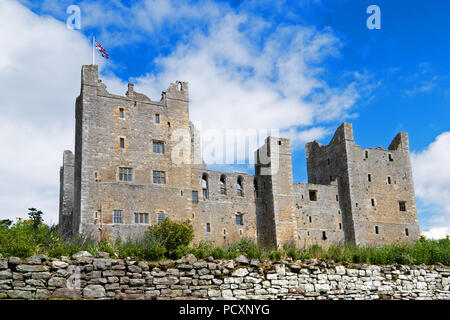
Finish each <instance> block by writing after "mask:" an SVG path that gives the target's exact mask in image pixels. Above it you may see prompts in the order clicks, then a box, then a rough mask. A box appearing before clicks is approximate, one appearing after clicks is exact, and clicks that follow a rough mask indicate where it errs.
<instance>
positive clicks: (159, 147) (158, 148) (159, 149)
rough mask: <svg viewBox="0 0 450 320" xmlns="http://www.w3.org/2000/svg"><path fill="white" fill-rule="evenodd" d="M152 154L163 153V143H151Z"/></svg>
mask: <svg viewBox="0 0 450 320" xmlns="http://www.w3.org/2000/svg"><path fill="white" fill-rule="evenodd" d="M153 153H164V142H162V141H155V140H154V141H153Z"/></svg>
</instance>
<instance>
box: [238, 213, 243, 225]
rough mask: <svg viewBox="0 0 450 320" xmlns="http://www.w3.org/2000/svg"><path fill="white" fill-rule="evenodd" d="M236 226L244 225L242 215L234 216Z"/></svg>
mask: <svg viewBox="0 0 450 320" xmlns="http://www.w3.org/2000/svg"><path fill="white" fill-rule="evenodd" d="M236 225H238V226H243V225H244V217H243V216H242V214H237V215H236Z"/></svg>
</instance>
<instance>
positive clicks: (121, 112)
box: [119, 108, 125, 119]
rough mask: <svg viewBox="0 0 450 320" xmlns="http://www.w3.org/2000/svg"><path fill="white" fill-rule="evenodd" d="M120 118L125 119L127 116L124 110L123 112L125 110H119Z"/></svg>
mask: <svg viewBox="0 0 450 320" xmlns="http://www.w3.org/2000/svg"><path fill="white" fill-rule="evenodd" d="M119 117H120V118H122V119H123V118H125V114H124V110H123V108H119Z"/></svg>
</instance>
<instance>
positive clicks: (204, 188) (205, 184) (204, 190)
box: [202, 173, 208, 200]
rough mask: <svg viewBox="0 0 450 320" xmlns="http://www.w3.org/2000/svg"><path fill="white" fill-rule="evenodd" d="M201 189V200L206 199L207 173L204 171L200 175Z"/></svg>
mask: <svg viewBox="0 0 450 320" xmlns="http://www.w3.org/2000/svg"><path fill="white" fill-rule="evenodd" d="M202 191H203V200H206V199H208V175H207V174H206V173H204V174H203V175H202Z"/></svg>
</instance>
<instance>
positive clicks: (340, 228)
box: [339, 222, 342, 230]
mask: <svg viewBox="0 0 450 320" xmlns="http://www.w3.org/2000/svg"><path fill="white" fill-rule="evenodd" d="M339 230H342V223H340V222H339Z"/></svg>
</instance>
